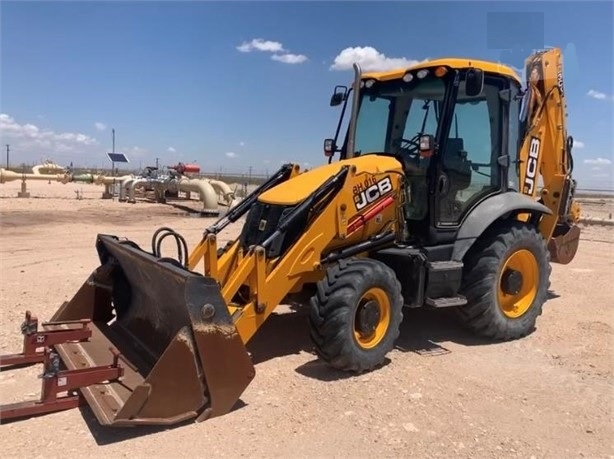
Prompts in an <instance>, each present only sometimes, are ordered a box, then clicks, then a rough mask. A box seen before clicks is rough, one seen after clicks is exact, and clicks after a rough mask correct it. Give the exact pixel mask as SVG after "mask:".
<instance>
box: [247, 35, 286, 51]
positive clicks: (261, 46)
mask: <svg viewBox="0 0 614 459" xmlns="http://www.w3.org/2000/svg"><path fill="white" fill-rule="evenodd" d="M237 50H239V51H241V52H242V53H249V52H251V51H254V50H255V51H266V52H270V53H282V52H284V51H285V49H284V47H283V45H282V44H281V43H279V42H278V41H271V40H264V39H262V38H254V39H253V40H252V41H249V42H246V41H244V42H243V43H241V44H240V45H239V46H237Z"/></svg>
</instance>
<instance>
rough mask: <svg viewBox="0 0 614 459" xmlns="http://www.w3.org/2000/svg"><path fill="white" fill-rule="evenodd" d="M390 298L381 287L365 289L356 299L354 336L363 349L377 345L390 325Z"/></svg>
mask: <svg viewBox="0 0 614 459" xmlns="http://www.w3.org/2000/svg"><path fill="white" fill-rule="evenodd" d="M390 310H391V306H390V299H389V298H388V294H387V293H386V292H385V291H384V290H382V289H381V288H378V287H374V288H371V289H369V290H367V291H366V292H365V293H364V295H363V296H362V297H361V298H360V300H359V301H358V307H357V308H356V314H355V316H354V327H353V329H354V338H355V339H356V342H357V343H358V345H359V346H360V347H362V348H363V349H372V348H374V347H375V346H377V345H378V344H379V343H380V342H381V341H382V339H383V338H384V336H385V335H386V332H387V331H388V327H389V325H390Z"/></svg>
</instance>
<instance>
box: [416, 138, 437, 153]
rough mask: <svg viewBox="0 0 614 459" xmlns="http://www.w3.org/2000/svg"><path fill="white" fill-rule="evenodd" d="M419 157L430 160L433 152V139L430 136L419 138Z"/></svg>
mask: <svg viewBox="0 0 614 459" xmlns="http://www.w3.org/2000/svg"><path fill="white" fill-rule="evenodd" d="M419 144H420V157H421V158H430V157H431V156H433V152H434V151H435V137H433V136H432V135H430V134H427V135H421V136H420V142H419Z"/></svg>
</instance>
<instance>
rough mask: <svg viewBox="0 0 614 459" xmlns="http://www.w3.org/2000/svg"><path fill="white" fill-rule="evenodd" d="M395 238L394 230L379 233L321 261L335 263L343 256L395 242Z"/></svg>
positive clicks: (346, 256) (330, 254)
mask: <svg viewBox="0 0 614 459" xmlns="http://www.w3.org/2000/svg"><path fill="white" fill-rule="evenodd" d="M395 239H396V234H395V233H394V232H388V233H384V234H379V235H377V236H375V237H373V238H372V239H369V240H367V241H363V242H359V243H358V244H355V245H352V246H350V247H347V248H345V249H343V250H339V251H337V252H332V253H329V254H328V255H327V256H326V257H324V258H323V259H322V260H321V263H322V264H328V263H334V262H336V261H339V260H341V259H343V258H348V257H351V256H353V255H357V254H359V253H361V252H365V251H367V250H372V249H376V248H378V247H381V246H383V245H386V244H388V243H391V242H394V240H395Z"/></svg>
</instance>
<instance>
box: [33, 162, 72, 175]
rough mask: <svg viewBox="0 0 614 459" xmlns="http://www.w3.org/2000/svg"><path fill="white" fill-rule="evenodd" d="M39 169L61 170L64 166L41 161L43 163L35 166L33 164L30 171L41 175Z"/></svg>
mask: <svg viewBox="0 0 614 459" xmlns="http://www.w3.org/2000/svg"><path fill="white" fill-rule="evenodd" d="M41 169H43V170H47V171H63V170H64V169H65V168H64V167H62V166H60V165H59V164H55V163H43V164H37V165H36V166H34V167H33V168H32V173H33V174H35V175H43V174H41V172H40V170H41Z"/></svg>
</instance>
